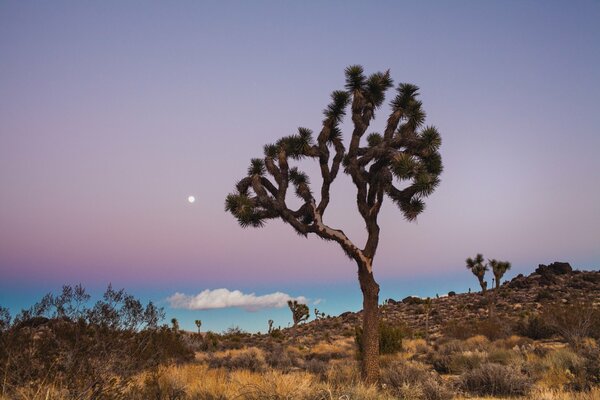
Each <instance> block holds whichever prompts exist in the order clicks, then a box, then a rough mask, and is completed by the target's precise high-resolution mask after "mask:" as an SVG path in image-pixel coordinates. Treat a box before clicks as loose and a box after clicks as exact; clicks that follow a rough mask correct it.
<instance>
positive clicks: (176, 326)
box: [171, 318, 179, 332]
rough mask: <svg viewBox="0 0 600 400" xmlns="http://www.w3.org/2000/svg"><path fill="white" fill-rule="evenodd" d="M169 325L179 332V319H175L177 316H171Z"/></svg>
mask: <svg viewBox="0 0 600 400" xmlns="http://www.w3.org/2000/svg"><path fill="white" fill-rule="evenodd" d="M171 325H172V327H173V330H174V331H175V332H179V321H177V318H171Z"/></svg>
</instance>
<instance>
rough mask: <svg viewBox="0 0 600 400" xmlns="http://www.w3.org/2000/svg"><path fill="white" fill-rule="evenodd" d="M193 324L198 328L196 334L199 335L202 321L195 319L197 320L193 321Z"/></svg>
mask: <svg viewBox="0 0 600 400" xmlns="http://www.w3.org/2000/svg"><path fill="white" fill-rule="evenodd" d="M194 323H195V324H196V326H197V327H198V333H200V327H201V326H202V321H201V320H199V319H197V320H195V321H194Z"/></svg>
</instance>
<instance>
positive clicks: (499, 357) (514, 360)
mask: <svg viewBox="0 0 600 400" xmlns="http://www.w3.org/2000/svg"><path fill="white" fill-rule="evenodd" d="M487 361H488V362H490V363H494V364H501V365H515V364H518V363H519V362H520V356H519V354H518V353H515V352H514V351H511V350H505V349H494V350H492V351H490V352H489V353H488V355H487Z"/></svg>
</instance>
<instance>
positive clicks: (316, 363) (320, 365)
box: [304, 358, 329, 379]
mask: <svg viewBox="0 0 600 400" xmlns="http://www.w3.org/2000/svg"><path fill="white" fill-rule="evenodd" d="M328 368H329V363H328V362H326V361H322V360H318V359H316V358H313V359H311V360H308V361H306V362H305V363H304V369H305V370H306V371H308V372H310V373H311V374H314V375H317V376H318V377H320V378H322V379H323V378H325V377H326V376H327V369H328Z"/></svg>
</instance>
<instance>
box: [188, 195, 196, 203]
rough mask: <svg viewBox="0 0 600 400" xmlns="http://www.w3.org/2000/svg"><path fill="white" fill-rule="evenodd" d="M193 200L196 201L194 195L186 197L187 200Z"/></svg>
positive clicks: (192, 201)
mask: <svg viewBox="0 0 600 400" xmlns="http://www.w3.org/2000/svg"><path fill="white" fill-rule="evenodd" d="M195 201H196V198H195V197H194V196H189V197H188V202H190V203H194V202H195Z"/></svg>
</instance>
